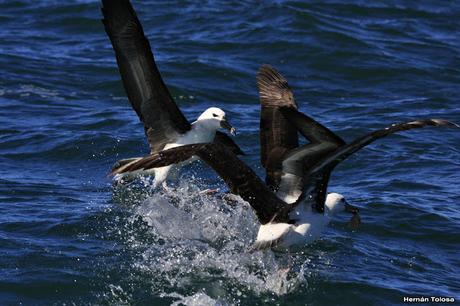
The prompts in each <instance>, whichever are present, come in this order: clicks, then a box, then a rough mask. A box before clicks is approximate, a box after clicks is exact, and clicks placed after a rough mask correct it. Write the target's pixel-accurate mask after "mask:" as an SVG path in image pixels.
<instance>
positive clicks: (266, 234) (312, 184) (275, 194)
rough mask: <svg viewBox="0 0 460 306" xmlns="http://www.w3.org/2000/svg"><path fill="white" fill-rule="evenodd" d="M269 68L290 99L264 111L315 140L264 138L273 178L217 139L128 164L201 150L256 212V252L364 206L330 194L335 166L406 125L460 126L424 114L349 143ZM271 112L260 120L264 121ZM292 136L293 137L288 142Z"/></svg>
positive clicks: (158, 163)
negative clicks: (301, 105) (301, 106)
mask: <svg viewBox="0 0 460 306" xmlns="http://www.w3.org/2000/svg"><path fill="white" fill-rule="evenodd" d="M265 70H266V72H262V74H266V76H267V78H264V77H263V76H260V77H259V78H260V79H261V80H263V81H264V82H265V85H267V86H268V87H270V88H268V87H267V88H265V89H267V90H269V91H271V94H272V95H273V97H275V98H278V99H281V100H282V99H288V100H289V101H288V102H286V100H285V101H284V102H282V101H279V105H278V106H277V105H276V104H273V105H272V106H273V108H272V109H265V111H267V112H265V113H266V114H267V113H268V114H271V115H269V116H272V118H278V119H275V122H277V123H281V126H282V128H289V129H290V132H289V133H297V131H298V132H299V133H300V134H301V135H303V136H304V137H305V138H306V139H307V140H308V141H309V143H307V144H305V145H303V146H298V142H297V143H296V140H295V137H297V134H296V135H295V137H294V136H293V134H289V133H287V134H286V135H284V136H282V137H285V140H283V141H279V140H276V138H277V137H281V136H280V135H281V134H280V133H277V132H275V133H274V134H273V135H274V136H273V137H272V136H270V137H267V138H265V139H266V140H264V141H266V142H265V144H264V146H266V147H265V149H263V150H262V152H265V153H262V154H266V155H264V156H265V157H267V156H271V157H270V158H268V159H267V164H266V165H269V164H270V165H271V166H270V167H268V168H267V169H269V171H268V172H272V173H273V174H272V175H273V177H271V178H269V179H267V181H268V182H269V183H268V184H266V183H264V182H263V181H262V180H261V178H260V177H259V176H258V175H257V174H256V173H255V172H254V171H253V170H252V169H251V168H250V167H249V166H247V165H246V164H245V163H244V162H243V161H241V160H240V159H239V158H238V157H237V156H236V155H235V153H234V152H232V151H231V149H230V148H229V147H227V146H225V145H223V144H221V143H216V142H214V143H197V144H189V145H184V146H181V147H175V148H171V149H167V150H163V151H160V152H157V153H155V154H151V155H149V156H146V157H144V158H142V159H140V160H138V161H135V162H133V163H131V164H130V165H128V166H127V167H126V168H125V169H124V170H123V171H136V170H137V169H154V168H159V167H160V168H161V167H165V166H169V165H172V164H176V163H181V162H183V161H185V160H187V159H189V158H190V157H191V156H198V157H199V158H200V159H201V160H203V161H204V162H205V163H207V164H208V165H209V166H210V167H211V168H212V169H213V170H214V171H215V172H216V173H217V174H218V175H219V176H220V177H221V178H222V179H223V180H224V182H225V183H226V184H227V186H228V187H229V189H230V191H231V192H232V193H234V194H236V195H239V196H240V197H241V198H242V199H243V200H245V201H246V202H248V203H249V205H250V206H251V207H252V209H253V210H254V212H255V214H256V216H257V218H258V221H259V223H260V227H259V231H258V234H257V238H256V241H255V243H254V246H253V250H259V249H266V248H275V247H276V248H292V247H295V246H302V245H305V244H308V243H310V242H311V241H313V240H315V239H317V238H318V237H319V235H320V234H321V232H322V231H323V229H324V227H325V226H326V225H327V224H328V222H329V220H330V217H331V216H332V215H334V214H337V213H339V212H343V211H347V212H349V213H352V214H353V216H354V217H357V214H358V209H357V208H356V207H354V206H351V205H350V204H348V203H347V202H346V201H345V199H344V197H343V196H342V195H340V194H336V193H331V194H329V195H327V187H328V181H329V177H330V174H331V172H332V171H333V169H334V168H335V166H337V165H338V164H339V163H340V162H342V161H344V160H345V159H347V158H348V157H349V156H350V155H352V154H353V153H355V152H357V151H358V150H360V149H362V148H364V147H365V146H367V145H369V144H371V143H372V142H374V141H376V140H377V139H380V138H383V137H386V136H388V135H391V134H393V133H397V132H401V131H406V130H411V129H417V128H424V127H427V126H434V127H451V128H460V127H459V126H458V125H456V124H454V123H452V122H450V121H447V120H444V119H417V120H412V121H408V122H404V123H398V124H392V125H390V126H388V127H386V128H383V129H378V130H376V131H373V132H370V133H367V134H365V135H364V136H362V137H359V138H357V139H356V140H354V141H352V142H350V143H348V144H347V143H345V141H344V140H342V139H341V138H340V137H339V136H337V135H336V134H334V133H333V132H332V131H330V130H329V129H327V128H326V127H324V126H323V125H321V124H320V123H319V122H317V121H315V120H313V119H312V118H310V117H308V116H307V115H305V114H303V113H301V112H299V111H298V110H297V107H296V106H295V105H296V104H295V102H294V98H293V94H292V91H291V90H290V88H289V86H288V84H287V81H286V80H285V79H284V78H283V77H282V76H281V75H280V74H279V73H277V72H276V71H275V70H274V69H272V68H271V67H268V66H267V67H266V69H265ZM259 75H260V74H259ZM260 83H263V82H260ZM259 90H260V87H259ZM277 91H278V92H277ZM266 93H267V94H268V93H270V92H266ZM272 102H273V101H272ZM285 104H286V105H285ZM263 107H264V106H263V105H262V108H263ZM262 113H264V109H263V110H262ZM267 118H268V117H267ZM267 118H262V119H261V126H263V124H262V122H264V120H265V119H267ZM276 120H278V121H276ZM265 122H267V121H265ZM272 132H274V131H273V130H272ZM265 136H267V135H262V136H261V138H263V137H265ZM286 137H287V138H286ZM288 138H289V139H290V140H289V141H286V139H288ZM297 141H298V140H297ZM277 144H279V145H280V146H281V147H283V149H282V150H279V149H277V150H275V151H273V152H277V151H278V153H276V154H275V153H271V152H270V151H272V149H273V147H276V145H277ZM283 145H284V146H283ZM270 159H271V160H270ZM262 160H264V158H262ZM326 195H327V196H326ZM358 218H359V217H358ZM355 219H356V218H355Z"/></svg>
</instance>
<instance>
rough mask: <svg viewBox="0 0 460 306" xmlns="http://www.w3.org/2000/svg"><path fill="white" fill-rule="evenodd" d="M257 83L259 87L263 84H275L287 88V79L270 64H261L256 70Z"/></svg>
mask: <svg viewBox="0 0 460 306" xmlns="http://www.w3.org/2000/svg"><path fill="white" fill-rule="evenodd" d="M257 84H258V85H259V87H261V86H264V85H271V86H273V85H276V86H279V87H282V88H289V86H288V82H287V80H286V79H285V78H284V77H283V76H282V75H281V74H280V73H279V72H278V71H277V70H276V69H275V68H273V67H272V66H271V65H268V64H263V65H262V66H260V68H259V71H258V72H257Z"/></svg>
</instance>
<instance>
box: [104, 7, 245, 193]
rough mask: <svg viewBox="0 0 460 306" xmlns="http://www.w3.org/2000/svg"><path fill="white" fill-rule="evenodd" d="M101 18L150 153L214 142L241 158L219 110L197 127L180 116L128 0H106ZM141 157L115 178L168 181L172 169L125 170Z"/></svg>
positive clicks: (126, 162) (123, 165)
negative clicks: (149, 176) (148, 176)
mask: <svg viewBox="0 0 460 306" xmlns="http://www.w3.org/2000/svg"><path fill="white" fill-rule="evenodd" d="M102 14H103V16H104V18H103V20H102V22H103V24H104V27H105V31H106V32H107V35H108V36H109V38H110V41H111V43H112V46H113V49H114V51H115V55H116V59H117V64H118V68H119V71H120V74H121V78H122V81H123V85H124V88H125V91H126V94H127V96H128V99H129V101H130V103H131V105H132V107H133V109H134V110H135V112H136V113H137V115H138V116H139V118H140V121H141V122H142V123H143V124H144V130H145V134H146V136H147V139H148V142H149V145H150V153H151V154H155V153H158V152H160V151H161V150H165V149H170V148H174V147H178V146H182V145H187V144H193V143H208V142H213V141H215V142H217V143H221V144H223V145H225V146H228V147H229V148H230V149H231V150H232V151H233V152H234V153H236V154H243V152H242V151H241V149H240V148H239V147H238V145H236V144H235V142H234V141H233V140H232V139H231V138H230V137H229V136H228V135H227V134H224V133H222V132H220V131H217V130H218V129H220V128H224V129H227V130H228V131H229V132H230V133H231V134H232V135H235V131H236V130H235V128H234V127H232V126H231V125H230V123H229V121H228V120H227V118H226V115H225V112H224V111H223V110H221V109H220V108H217V107H211V108H208V109H206V110H205V111H204V112H203V113H202V114H201V115H200V116H199V117H198V119H197V120H196V121H194V122H193V123H190V122H189V121H188V120H187V119H186V118H185V116H184V115H183V114H182V112H181V111H180V109H179V108H178V106H177V105H176V103H175V102H174V99H173V97H172V96H171V94H170V92H169V90H168V88H167V87H166V85H165V83H164V81H163V79H162V78H161V75H160V72H159V70H158V68H157V66H156V64H155V60H154V57H153V53H152V50H151V47H150V43H149V41H148V40H147V38H146V37H145V35H144V31H143V28H142V25H141V23H140V21H139V19H138V18H137V15H136V12H135V11H134V8H133V7H132V5H131V3H130V2H129V1H128V0H103V1H102ZM140 159H141V158H140V157H135V158H128V159H123V160H120V161H118V162H117V163H116V164H115V166H114V167H113V169H112V172H111V174H112V175H115V177H116V178H119V177H123V176H121V174H122V173H123V174H124V175H127V174H131V175H136V174H138V173H139V172H144V173H145V172H146V173H152V172H153V174H154V175H155V181H154V186H155V187H156V186H158V185H159V184H161V183H163V182H165V180H166V179H167V178H168V175H169V173H170V170H171V168H172V166H171V165H168V166H165V167H163V168H158V169H137V171H136V172H131V173H129V171H126V169H128V168H129V167H130V165H132V164H133V163H135V162H137V161H139V160H140ZM190 160H193V159H190ZM190 160H189V161H190ZM184 162H185V161H184Z"/></svg>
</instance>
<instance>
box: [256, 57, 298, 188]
mask: <svg viewBox="0 0 460 306" xmlns="http://www.w3.org/2000/svg"><path fill="white" fill-rule="evenodd" d="M257 87H258V89H259V98H260V105H261V111H260V160H261V163H262V166H263V167H264V168H265V170H266V183H267V184H268V185H269V186H270V187H271V188H272V189H277V188H278V184H279V182H280V177H281V160H282V157H283V155H284V154H285V153H286V152H287V151H289V150H291V149H294V148H296V147H297V146H298V145H299V142H298V137H297V130H296V128H295V127H294V126H293V125H292V124H291V123H290V122H289V121H288V120H287V119H286V118H285V117H284V116H283V115H282V114H281V113H280V111H279V108H280V107H283V106H284V107H291V108H294V109H296V108H297V104H296V102H295V100H294V95H293V93H292V91H291V88H290V87H289V85H288V83H287V81H286V79H285V78H283V76H282V75H281V74H279V73H278V72H277V71H276V70H275V69H274V68H273V67H271V66H269V65H263V66H262V67H260V69H259V72H258V73H257Z"/></svg>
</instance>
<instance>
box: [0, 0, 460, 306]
mask: <svg viewBox="0 0 460 306" xmlns="http://www.w3.org/2000/svg"><path fill="white" fill-rule="evenodd" d="M134 5H135V8H136V9H137V11H138V14H139V17H140V18H141V21H142V22H143V24H144V28H145V30H146V32H147V34H148V36H149V38H150V40H151V44H152V46H153V49H154V52H155V55H156V59H157V61H158V64H159V67H160V70H161V71H162V73H163V76H164V78H165V80H166V82H167V84H168V85H169V87H170V89H171V91H172V94H173V95H174V97H175V98H176V101H177V103H178V104H179V105H180V107H181V109H182V110H183V111H184V113H185V115H186V116H187V117H188V118H189V119H190V120H193V119H194V118H196V116H197V115H198V114H199V113H200V112H201V111H202V110H203V109H204V108H206V107H208V106H211V105H216V106H219V107H221V108H223V109H225V110H226V111H227V113H228V116H229V117H230V119H231V121H232V122H233V124H234V125H235V126H236V127H238V128H239V132H240V133H239V135H238V138H237V141H238V142H239V143H240V144H241V146H242V147H243V148H244V149H245V150H246V152H248V155H247V156H246V157H245V158H244V159H245V161H246V162H248V163H250V164H251V165H253V167H254V168H255V169H256V170H257V171H258V172H259V173H262V171H261V169H260V166H258V164H259V163H258V153H259V147H258V120H259V105H258V96H257V91H256V86H255V74H256V71H257V69H258V67H259V66H260V65H261V64H263V63H269V64H272V65H273V66H275V67H276V68H278V69H279V70H280V71H281V72H282V73H283V74H284V75H285V76H286V78H287V79H288V80H289V82H290V84H291V86H292V87H293V88H294V91H295V94H296V98H297V101H298V102H299V104H300V105H301V110H303V111H305V112H306V113H308V114H310V115H311V116H313V117H315V118H317V119H318V120H320V121H321V122H322V123H324V124H326V125H327V126H328V127H330V128H331V129H333V130H335V131H337V132H338V133H339V135H340V136H342V137H343V138H345V139H347V140H352V139H353V138H354V137H357V136H360V135H361V134H363V133H365V132H368V131H370V130H372V129H375V128H379V127H383V126H385V125H387V124H390V123H393V122H399V121H404V120H408V119H412V118H416V117H423V118H425V117H433V118H439V117H442V118H446V119H450V120H453V121H456V122H457V123H459V122H460V102H459V101H460V100H459V89H460V34H459V29H460V2H458V1H385V2H384V3H380V2H374V1H347V2H345V1H344V2H341V1H317V2H309V3H304V2H303V1H273V2H269V1H263V2H262V1H260V2H259V1H257V2H256V1H143V2H142V3H141V2H140V1H134ZM99 6H100V5H99V3H98V2H97V1H74V0H72V1H0V27H1V30H0V110H1V111H0V304H1V305H9V304H11V305H16V304H19V303H22V304H24V305H52V304H57V305H60V304H72V303H74V304H77V305H85V304H99V305H101V304H102V305H109V304H110V305H141V304H147V305H170V304H173V303H174V305H181V304H186V305H227V304H229V305H263V304H268V303H272V304H278V305H387V304H401V303H402V298H403V296H420V295H441V296H452V297H456V298H457V300H458V299H459V298H460V278H459V275H460V257H459V254H460V235H459V234H460V213H459V208H460V206H459V202H460V188H459V182H460V171H459V170H460V134H459V132H458V131H455V130H448V129H433V128H431V129H430V128H427V129H423V130H417V131H412V132H408V133H402V134H399V135H394V136H391V137H389V138H387V139H384V140H382V141H379V142H378V143H376V144H375V145H372V146H371V147H369V148H367V149H365V150H363V151H361V152H360V153H359V154H357V155H356V156H353V157H352V158H351V159H350V160H348V161H347V162H346V163H343V164H342V165H341V166H340V167H339V168H338V169H337V170H336V171H335V172H334V175H333V178H332V181H331V184H330V191H336V192H341V193H343V194H345V195H346V197H347V198H348V200H349V201H350V202H352V203H354V204H356V205H358V206H359V207H361V211H362V219H363V225H362V226H361V228H360V229H358V230H357V231H352V230H351V229H350V228H348V227H347V225H346V223H347V218H348V217H347V216H338V217H337V218H336V219H335V220H334V222H332V223H331V225H330V226H329V228H328V230H327V232H326V233H325V234H324V236H323V239H321V240H320V241H318V242H316V243H314V244H313V245H310V246H307V247H305V248H304V249H303V252H301V253H299V254H296V255H286V254H273V253H272V252H266V253H253V254H248V253H247V252H246V250H247V248H248V247H249V246H250V245H251V242H252V241H253V238H254V236H255V234H256V230H257V227H256V222H255V218H254V216H253V214H252V212H251V211H250V210H249V209H247V206H244V205H239V206H237V207H236V208H228V207H226V206H225V205H224V204H223V202H222V201H221V200H219V199H218V198H216V197H212V196H200V195H198V190H200V189H203V188H205V187H207V186H213V185H214V184H220V182H219V181H218V179H217V178H216V177H215V175H213V173H212V172H211V171H208V170H206V168H205V167H204V166H201V167H198V168H197V167H196V166H195V167H191V168H189V169H187V170H185V171H184V174H183V176H182V180H181V182H180V183H179V185H178V186H177V190H176V191H174V192H172V193H165V194H158V193H157V194H153V195H152V194H151V193H150V192H149V190H150V188H149V184H150V182H149V181H148V180H146V181H140V182H137V183H136V184H134V185H133V186H132V187H131V188H128V189H119V190H114V189H113V188H112V186H111V182H110V180H109V179H108V178H107V176H106V174H107V172H108V170H109V169H110V167H111V165H112V164H113V163H114V162H115V161H116V160H117V159H119V158H121V157H129V156H137V155H142V154H144V153H145V152H147V145H146V142H145V140H144V135H143V129H142V126H141V125H140V124H139V122H138V119H137V117H136V115H135V113H134V112H133V111H132V110H131V108H130V106H129V103H128V101H127V99H126V97H125V94H124V91H123V88H122V85H121V82H120V81H119V78H120V77H119V74H118V70H117V68H116V64H115V61H114V54H113V51H112V48H111V46H110V44H109V40H108V38H107V37H106V35H105V33H104V30H103V27H102V24H101V22H100V18H101V16H100V12H99ZM191 174H195V176H197V177H198V176H199V177H204V178H206V179H205V181H202V180H201V181H200V180H197V179H191V178H190V177H191ZM143 184H145V187H144V186H143ZM203 185H204V186H203ZM286 262H288V264H290V265H292V266H293V268H292V270H291V271H290V272H288V273H287V274H286V273H284V272H283V267H285V265H286ZM283 273H284V274H283Z"/></svg>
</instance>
